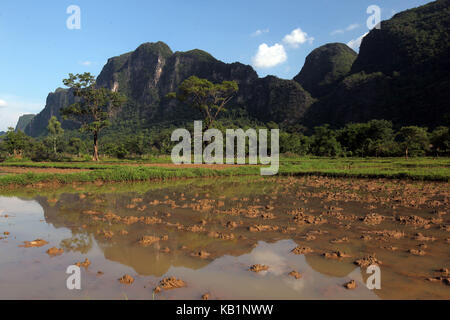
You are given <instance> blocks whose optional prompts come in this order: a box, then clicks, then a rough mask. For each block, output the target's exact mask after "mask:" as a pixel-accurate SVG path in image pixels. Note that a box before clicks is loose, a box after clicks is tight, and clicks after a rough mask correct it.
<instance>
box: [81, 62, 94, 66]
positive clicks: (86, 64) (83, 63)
mask: <svg viewBox="0 0 450 320" xmlns="http://www.w3.org/2000/svg"><path fill="white" fill-rule="evenodd" d="M80 64H81V65H82V66H85V67H89V66H90V65H92V61H81V62H80Z"/></svg>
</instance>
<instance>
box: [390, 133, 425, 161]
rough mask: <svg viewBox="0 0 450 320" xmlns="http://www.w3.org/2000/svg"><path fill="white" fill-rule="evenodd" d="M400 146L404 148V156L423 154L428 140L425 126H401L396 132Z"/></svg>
mask: <svg viewBox="0 0 450 320" xmlns="http://www.w3.org/2000/svg"><path fill="white" fill-rule="evenodd" d="M397 136H398V138H399V139H400V143H401V146H402V147H403V150H405V158H406V159H408V156H409V155H413V156H414V155H423V154H424V153H425V151H427V150H428V148H429V144H430V140H429V138H428V132H427V129H426V128H421V127H416V126H409V127H402V128H401V129H400V131H399V132H398V134H397Z"/></svg>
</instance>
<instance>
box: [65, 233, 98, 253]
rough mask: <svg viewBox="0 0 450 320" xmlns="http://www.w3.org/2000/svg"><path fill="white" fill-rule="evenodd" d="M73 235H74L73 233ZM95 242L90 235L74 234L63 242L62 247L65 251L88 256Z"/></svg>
mask: <svg viewBox="0 0 450 320" xmlns="http://www.w3.org/2000/svg"><path fill="white" fill-rule="evenodd" d="M72 234H73V233H72ZM92 244H93V240H92V238H91V236H90V235H88V234H82V233H78V234H74V235H73V236H72V237H70V238H67V239H63V240H61V244H60V246H61V247H62V248H63V249H64V250H65V251H78V252H80V253H83V254H86V253H88V252H89V250H91V248H92Z"/></svg>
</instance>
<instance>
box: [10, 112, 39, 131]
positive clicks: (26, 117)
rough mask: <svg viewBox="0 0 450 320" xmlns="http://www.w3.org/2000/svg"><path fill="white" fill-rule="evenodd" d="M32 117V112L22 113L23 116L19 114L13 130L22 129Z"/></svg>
mask: <svg viewBox="0 0 450 320" xmlns="http://www.w3.org/2000/svg"><path fill="white" fill-rule="evenodd" d="M34 117H35V115H34V114H24V115H23V116H20V117H19V121H17V125H16V129H15V131H19V130H20V131H24V130H25V128H26V126H27V125H28V124H29V123H30V122H31V120H33V118H34Z"/></svg>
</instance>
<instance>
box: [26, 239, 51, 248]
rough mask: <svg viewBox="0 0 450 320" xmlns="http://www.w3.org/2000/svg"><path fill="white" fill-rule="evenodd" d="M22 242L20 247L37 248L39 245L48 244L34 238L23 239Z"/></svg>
mask: <svg viewBox="0 0 450 320" xmlns="http://www.w3.org/2000/svg"><path fill="white" fill-rule="evenodd" d="M23 243H24V245H22V246H20V247H24V248H39V247H43V246H45V245H47V244H48V242H47V241H45V240H42V239H36V240H33V241H24V242H23Z"/></svg>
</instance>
